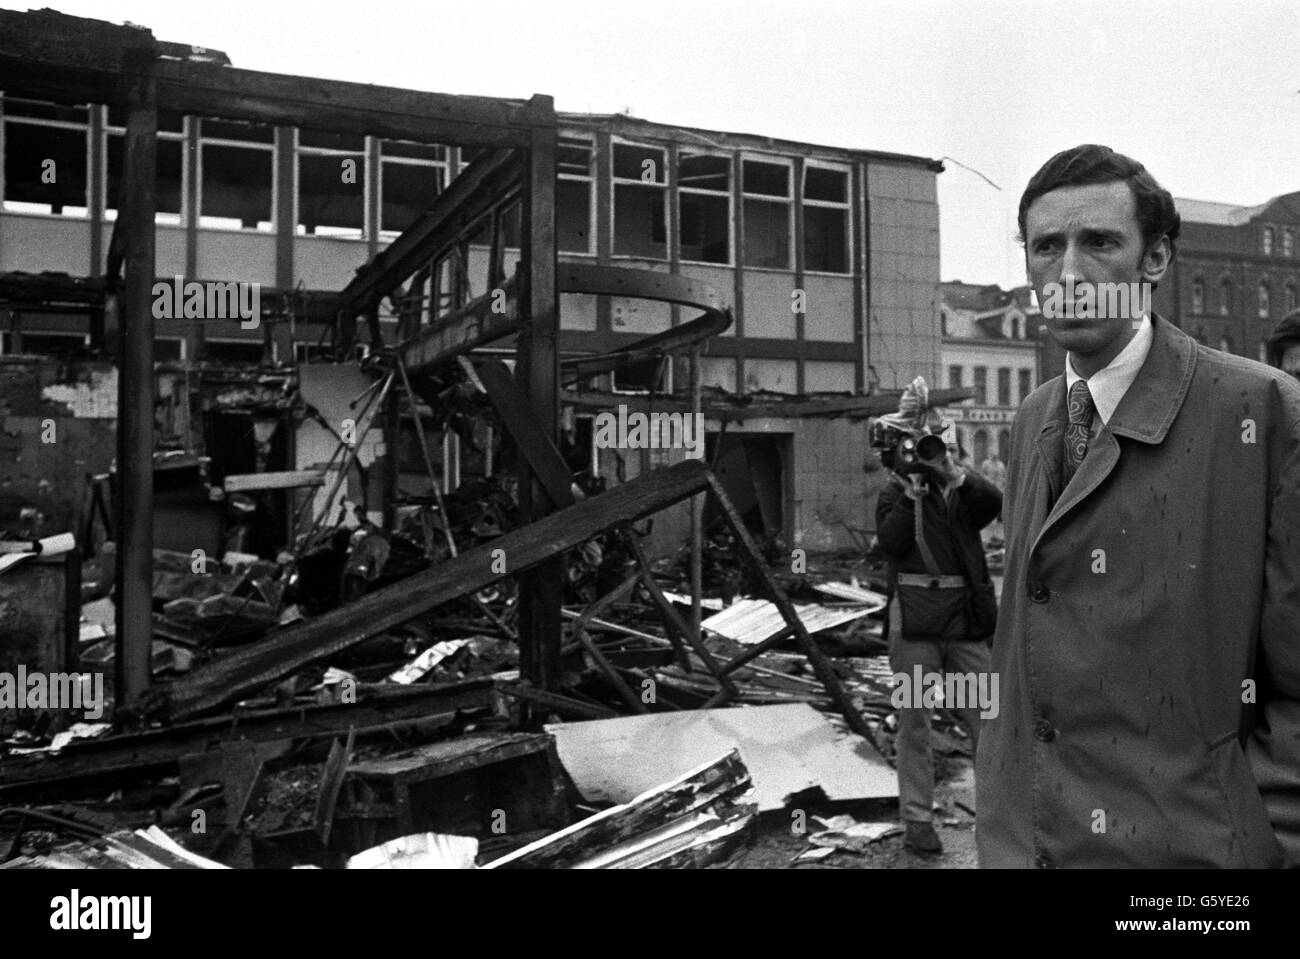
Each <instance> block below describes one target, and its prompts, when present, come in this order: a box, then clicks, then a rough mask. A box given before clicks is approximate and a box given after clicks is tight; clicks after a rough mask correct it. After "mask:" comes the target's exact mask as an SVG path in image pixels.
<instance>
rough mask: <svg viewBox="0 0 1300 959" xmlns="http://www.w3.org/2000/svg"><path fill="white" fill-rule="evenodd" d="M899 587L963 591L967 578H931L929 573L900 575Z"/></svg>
mask: <svg viewBox="0 0 1300 959" xmlns="http://www.w3.org/2000/svg"><path fill="white" fill-rule="evenodd" d="M898 585H899V586H920V587H921V588H922V589H961V588H963V587H964V586H966V577H965V576H931V575H930V574H929V573H899V574H898Z"/></svg>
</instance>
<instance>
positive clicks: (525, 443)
mask: <svg viewBox="0 0 1300 959" xmlns="http://www.w3.org/2000/svg"><path fill="white" fill-rule="evenodd" d="M477 372H478V377H479V380H480V381H481V382H482V384H483V388H484V390H485V391H486V392H487V396H488V399H489V400H491V402H492V405H493V406H494V407H495V408H496V411H497V413H499V414H500V416H501V421H502V423H503V424H504V425H505V428H506V429H507V430H508V431H509V433H510V435H511V437H513V438H514V441H515V445H516V446H518V447H519V452H520V453H521V454H522V455H523V457H524V459H526V460H527V461H528V465H529V466H530V467H532V470H533V473H534V474H535V475H536V476H537V478H538V479H539V480H540V481H541V484H542V488H543V489H544V490H545V491H546V495H547V496H548V497H550V500H551V503H552V505H553V506H555V507H563V506H572V505H573V479H572V477H571V476H570V474H569V467H568V464H567V463H565V462H564V457H563V456H561V455H560V451H559V450H558V449H556V448H555V444H554V443H552V442H551V441H550V440H549V439H547V435H546V430H545V427H544V426H543V424H542V422H541V420H540V419H539V418H538V416H537V413H536V412H535V411H534V410H533V407H532V405H531V404H530V403H529V402H528V398H527V397H526V396H524V393H523V390H521V389H520V388H519V384H518V383H516V382H515V378H514V375H513V374H512V373H511V372H510V368H509V367H507V366H506V365H505V364H504V363H502V362H501V361H500V360H488V361H487V362H486V363H483V364H481V365H480V366H479V367H478V371H477Z"/></svg>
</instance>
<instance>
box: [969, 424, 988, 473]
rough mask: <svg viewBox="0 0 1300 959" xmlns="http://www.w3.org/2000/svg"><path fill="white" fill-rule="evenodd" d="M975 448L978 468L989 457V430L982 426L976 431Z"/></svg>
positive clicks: (974, 452)
mask: <svg viewBox="0 0 1300 959" xmlns="http://www.w3.org/2000/svg"><path fill="white" fill-rule="evenodd" d="M974 447H975V448H974V450H972V453H973V455H974V458H975V467H976V469H978V468H979V467H980V466H982V465H983V463H984V461H985V460H986V459H988V458H989V431H988V430H986V429H984V428H983V427H980V428H979V429H977V430H976V431H975V440H974Z"/></svg>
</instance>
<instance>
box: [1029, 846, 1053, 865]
mask: <svg viewBox="0 0 1300 959" xmlns="http://www.w3.org/2000/svg"><path fill="white" fill-rule="evenodd" d="M1034 866H1035V867H1036V868H1038V869H1055V868H1056V861H1055V860H1054V859H1053V858H1052V857H1051V854H1050V853H1048V852H1046V851H1045V850H1042V849H1040V850H1038V853H1037V855H1035V856H1034Z"/></svg>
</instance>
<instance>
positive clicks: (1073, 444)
mask: <svg viewBox="0 0 1300 959" xmlns="http://www.w3.org/2000/svg"><path fill="white" fill-rule="evenodd" d="M1093 409H1094V406H1093V402H1092V394H1091V393H1090V392H1088V381H1087V380H1076V381H1075V384H1074V385H1073V386H1072V387H1070V397H1069V400H1068V402H1067V403H1066V412H1067V413H1068V415H1069V417H1070V424H1069V426H1067V427H1066V428H1065V482H1064V483H1063V484H1062V486H1061V488H1062V489H1064V488H1065V487H1066V486H1069V485H1070V479H1071V478H1072V477H1073V476H1074V473H1075V471H1076V470H1077V469H1078V468H1079V464H1080V463H1082V462H1083V458H1084V456H1085V455H1087V453H1088V439H1089V436H1090V435H1091V433H1092V412H1093Z"/></svg>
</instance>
